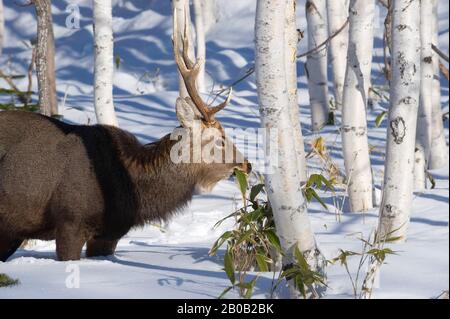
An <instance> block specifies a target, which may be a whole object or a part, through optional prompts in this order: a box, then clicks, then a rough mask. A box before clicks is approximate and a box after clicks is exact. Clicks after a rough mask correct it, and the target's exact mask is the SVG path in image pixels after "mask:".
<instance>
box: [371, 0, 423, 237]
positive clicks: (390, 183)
mask: <svg viewBox="0 0 450 319" xmlns="http://www.w3.org/2000/svg"><path fill="white" fill-rule="evenodd" d="M420 48H421V41H420V0H396V1H394V3H393V13H392V82H391V94H390V97H391V98H390V99H391V107H390V110H389V121H388V123H389V124H388V134H387V149H386V160H385V177H384V187H383V200H382V204H381V207H380V225H379V232H378V234H379V235H380V236H382V237H381V238H383V237H385V236H389V237H399V241H405V240H406V237H407V231H408V225H409V221H410V213H411V208H412V199H413V197H412V195H413V184H414V146H415V139H416V125H417V113H418V107H419V98H420V66H421V63H420Z"/></svg>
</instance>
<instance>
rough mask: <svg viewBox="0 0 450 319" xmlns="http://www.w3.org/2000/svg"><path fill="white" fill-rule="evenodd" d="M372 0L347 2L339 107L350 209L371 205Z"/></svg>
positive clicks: (363, 208) (358, 209) (360, 208)
mask: <svg viewBox="0 0 450 319" xmlns="http://www.w3.org/2000/svg"><path fill="white" fill-rule="evenodd" d="M374 12H375V0H352V1H351V2H350V14H349V15H350V17H349V42H348V57H347V59H348V60H347V71H346V74H345V86H344V96H343V108H342V127H341V133H342V149H343V154H344V164H345V171H346V176H347V180H348V181H347V183H348V195H349V200H350V209H351V210H352V211H354V212H360V211H366V210H368V209H371V208H372V207H373V198H372V171H371V165H370V156H369V142H368V138H367V120H366V109H367V102H368V96H369V85H370V84H369V83H370V74H371V69H372V49H373V28H374V27H373V19H374Z"/></svg>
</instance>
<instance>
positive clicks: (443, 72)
mask: <svg viewBox="0 0 450 319" xmlns="http://www.w3.org/2000/svg"><path fill="white" fill-rule="evenodd" d="M439 70H441V73H442V75H443V76H445V78H446V79H447V81H448V69H447V68H446V67H445V65H444V64H443V63H442V62H441V61H439Z"/></svg>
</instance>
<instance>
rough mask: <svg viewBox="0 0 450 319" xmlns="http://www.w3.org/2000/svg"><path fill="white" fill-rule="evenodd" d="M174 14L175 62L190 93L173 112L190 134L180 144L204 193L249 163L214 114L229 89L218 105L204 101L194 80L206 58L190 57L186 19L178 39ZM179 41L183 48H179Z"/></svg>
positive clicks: (243, 169) (177, 104) (178, 101)
mask: <svg viewBox="0 0 450 319" xmlns="http://www.w3.org/2000/svg"><path fill="white" fill-rule="evenodd" d="M173 17H174V21H173V22H174V23H173V30H174V33H173V47H174V56H175V62H176V64H177V66H178V70H179V71H180V74H181V76H182V78H183V82H184V84H185V86H186V90H187V92H188V95H189V97H185V98H182V97H179V98H178V99H177V102H176V114H177V118H178V120H179V121H180V123H181V126H182V128H183V129H184V130H185V132H187V135H188V136H189V138H188V139H187V140H186V142H185V143H187V144H188V145H183V146H184V147H185V148H184V149H185V150H186V149H187V152H188V154H189V158H190V159H191V160H192V164H193V165H197V166H200V167H201V170H202V174H203V177H202V178H201V181H200V182H199V183H198V186H197V188H198V191H199V192H202V193H203V192H207V191H209V190H211V189H212V187H214V185H215V184H216V183H217V182H219V181H220V180H222V179H224V178H227V177H229V176H230V175H232V174H233V172H234V170H235V169H240V170H242V171H244V172H247V173H249V172H250V171H251V165H250V163H249V162H248V161H247V160H246V159H245V158H244V156H243V155H242V153H241V152H239V150H238V149H237V148H236V146H235V145H234V144H233V142H232V141H231V140H230V139H229V138H227V136H226V135H225V130H224V129H223V127H222V125H221V123H220V122H219V121H218V120H217V119H216V117H215V116H216V114H217V113H218V112H219V111H221V110H223V109H224V108H225V107H226V106H227V105H228V103H229V102H230V100H231V94H232V90H230V93H229V95H228V98H227V99H226V100H225V101H224V102H223V103H221V104H219V105H217V106H214V107H210V106H208V105H207V103H205V101H203V99H202V97H201V95H200V93H199V91H198V89H197V85H196V79H197V77H198V74H199V72H200V69H201V68H202V67H203V65H204V63H205V61H204V59H197V60H196V61H195V62H193V61H192V60H191V59H190V57H189V55H188V52H189V37H188V34H189V27H188V25H189V23H187V21H188V20H187V19H185V21H186V23H185V29H184V34H183V35H182V36H181V39H179V32H178V28H177V25H178V24H177V13H176V10H174V15H173ZM180 40H181V41H180ZM180 44H181V46H182V47H179V45H180Z"/></svg>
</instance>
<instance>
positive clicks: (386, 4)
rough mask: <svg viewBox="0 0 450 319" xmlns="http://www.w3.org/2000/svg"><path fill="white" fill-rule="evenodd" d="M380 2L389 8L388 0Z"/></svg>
mask: <svg viewBox="0 0 450 319" xmlns="http://www.w3.org/2000/svg"><path fill="white" fill-rule="evenodd" d="M378 3H379V4H381V5H382V6H383V7H385V8H389V3H388V0H378Z"/></svg>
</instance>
